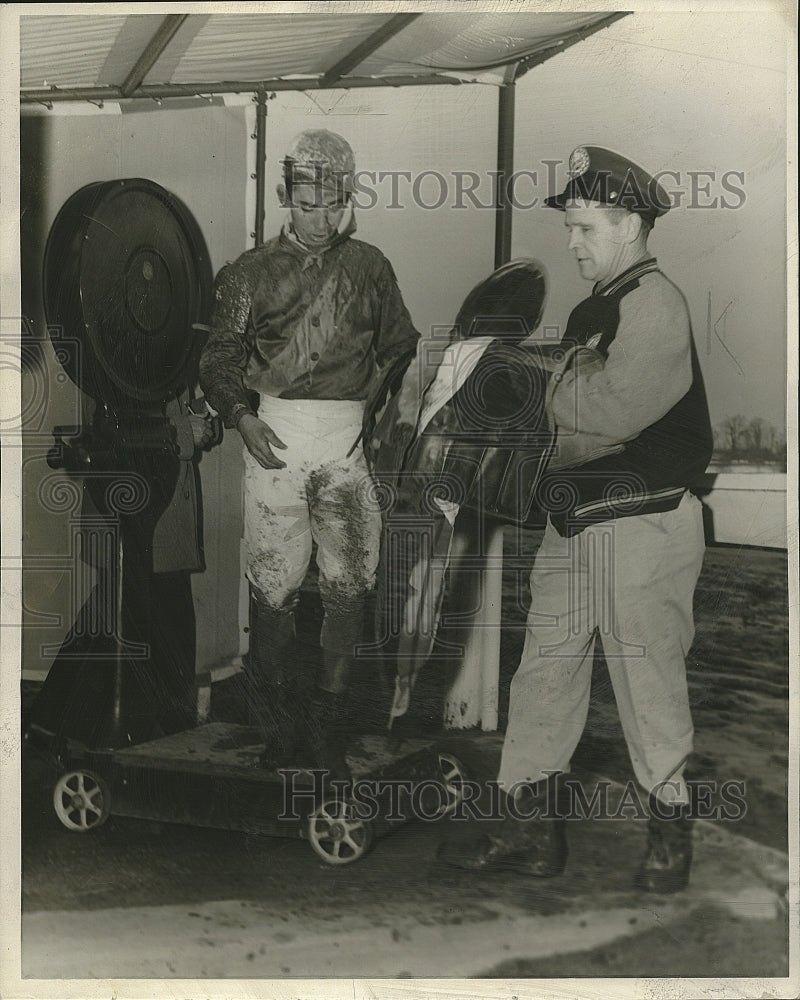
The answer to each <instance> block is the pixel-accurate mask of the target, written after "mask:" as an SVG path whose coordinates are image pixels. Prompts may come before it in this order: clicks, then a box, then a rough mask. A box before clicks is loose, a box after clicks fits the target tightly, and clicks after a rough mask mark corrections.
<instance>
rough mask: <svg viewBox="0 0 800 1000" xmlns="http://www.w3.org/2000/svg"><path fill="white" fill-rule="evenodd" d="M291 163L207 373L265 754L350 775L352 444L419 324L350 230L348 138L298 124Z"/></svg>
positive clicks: (363, 573) (230, 303) (238, 282)
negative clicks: (279, 215)
mask: <svg viewBox="0 0 800 1000" xmlns="http://www.w3.org/2000/svg"><path fill="white" fill-rule="evenodd" d="M282 165H283V183H281V184H279V185H278V187H277V192H278V197H279V199H280V203H281V205H282V206H284V207H285V208H286V209H287V210H288V214H287V219H286V222H285V224H284V226H283V228H282V229H281V232H280V233H279V234H278V235H277V236H275V237H273V238H272V239H270V240H268V241H267V242H266V243H265V244H264V245H263V246H261V247H258V248H256V249H254V250H249V251H247V252H245V253H244V254H242V255H241V256H240V257H239V258H238V259H237V260H236V261H235V262H233V263H231V264H228V265H227V266H225V267H224V268H223V269H222V270H221V271H220V273H219V275H218V276H217V279H216V283H215V294H214V309H213V317H212V324H211V333H210V336H209V339H208V342H207V344H206V347H205V349H204V351H203V355H202V358H201V362H200V381H201V385H202V387H203V390H204V392H205V394H206V398H207V399H208V401H209V402H210V404H211V405H212V406H213V407H214V408H215V409H216V410H217V411H218V413H219V414H220V416H221V417H222V419H223V422H224V424H225V426H227V427H232V428H236V429H237V430H238V431H239V434H240V435H241V437H242V440H243V441H244V445H245V450H244V461H245V472H244V541H245V549H246V560H247V565H246V576H247V579H248V581H249V586H250V632H249V635H250V648H249V652H248V654H247V656H246V657H245V669H246V672H247V675H248V678H249V682H250V685H251V698H252V704H253V706H254V716H255V720H256V721H257V722H258V724H259V725H260V726H261V728H262V730H263V734H264V738H265V742H266V749H265V763H267V764H270V765H273V766H280V765H282V764H287V763H290V764H293V763H296V762H297V760H298V757H297V756H296V754H297V753H298V751H299V752H300V754H301V757H302V754H303V753H307V754H308V755H310V758H311V762H312V763H313V764H314V766H316V767H320V768H324V769H326V770H327V771H328V773H329V774H330V775H331V776H332V777H334V778H340V779H342V778H343V779H347V778H348V777H349V771H348V766H347V762H346V760H345V756H344V749H345V740H346V733H347V729H348V726H347V722H346V708H347V705H346V697H347V696H346V691H347V686H348V677H349V674H350V669H351V665H352V658H353V650H354V646H355V645H356V643H357V642H358V640H359V637H360V634H361V629H362V622H363V614H364V602H365V597H366V595H367V593H368V592H369V591H370V590H371V589H372V588H373V586H374V582H375V571H376V566H377V563H378V557H379V551H378V550H379V539H380V531H381V514H380V509H379V508H378V506H377V504H376V501H375V498H374V497H373V496H372V495H371V493H372V491H371V490H370V489H369V488H368V486H369V478H368V477H369V474H368V471H367V468H366V465H365V461H364V454H363V450H362V449H361V447H360V446H358V447H356V448H355V449H353V443H354V441H356V440H357V439H358V438H359V435H360V433H361V427H362V417H363V410H364V402H365V400H366V399H367V398H368V397H369V395H370V392H371V391H372V389H373V388H374V386H375V385H376V383H377V382H378V380H379V378H380V373H381V371H382V370H383V369H385V368H386V366H388V365H391V364H392V363H393V362H395V361H396V360H397V359H398V358H399V357H400V356H403V355H406V356H408V355H409V353H412V354H413V351H414V348H415V345H416V343H417V340H418V338H419V334H418V332H417V331H416V329H415V328H414V326H413V324H412V322H411V318H410V316H409V313H408V310H407V309H406V307H405V305H404V303H403V299H402V296H401V294H400V290H399V288H398V285H397V280H396V278H395V275H394V271H393V270H392V267H391V265H390V263H389V261H388V260H387V259H386V257H384V255H383V254H382V253H381V252H380V251H379V250H378V249H377V248H376V247H373V246H370V245H369V244H367V243H364V242H362V241H360V240H356V239H354V238H353V234H354V232H355V230H356V221H355V217H354V214H353V203H352V191H353V176H354V173H355V158H354V155H353V151H352V149H351V148H350V146H349V144H348V143H347V142H346V141H345V140H344V139H343V138H342V137H341V136H339V135H337V134H335V133H333V132H329V131H326V130H321V129H315V130H308V131H304V132H302V133H301V134H300V135H299V136H297V137H296V138H295V140H294V141H293V142H292V144H291V147H290V149H289V151H288V152H287V154H286V156H285V158H284V160H283V161H282ZM313 544H316V547H317V552H316V562H317V567H318V569H319V591H320V595H321V599H322V605H323V610H324V617H323V623H322V631H321V638H320V644H321V647H322V664H321V669H320V675H319V677H318V681H317V686H316V689H315V692H314V694H313V696H312V698H311V704H310V705H308V706H302V705H300V704H299V703H298V697H299V695H298V689H297V681H298V670H297V652H296V650H295V612H296V608H297V605H298V598H299V593H300V587H301V584H302V582H303V580H304V578H305V576H306V573H307V571H308V568H309V565H310V560H311V557H312V551H313V548H312V547H313Z"/></svg>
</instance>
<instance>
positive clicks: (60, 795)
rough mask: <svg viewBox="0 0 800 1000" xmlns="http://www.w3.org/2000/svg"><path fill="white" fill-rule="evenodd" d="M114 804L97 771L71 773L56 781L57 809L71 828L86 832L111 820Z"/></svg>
mask: <svg viewBox="0 0 800 1000" xmlns="http://www.w3.org/2000/svg"><path fill="white" fill-rule="evenodd" d="M110 805H111V801H110V798H109V794H108V787H107V786H106V783H105V782H104V781H103V779H102V778H101V777H100V776H99V775H97V774H95V773H94V772H93V771H67V773H66V774H62V775H61V777H60V778H59V779H58V781H57V782H56V786H55V789H54V790H53V807H54V808H55V811H56V816H57V817H58V818H59V820H60V821H61V823H63V825H64V826H65V827H66V828H67V829H68V830H74V831H76V832H77V833H86V832H87V830H94V829H95V828H96V827H98V826H102V825H103V823H105V821H106V820H107V819H108V815H109V811H110Z"/></svg>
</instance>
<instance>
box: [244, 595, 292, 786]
mask: <svg viewBox="0 0 800 1000" xmlns="http://www.w3.org/2000/svg"><path fill="white" fill-rule="evenodd" d="M249 617H250V648H249V650H248V652H247V654H246V655H245V656H244V657H243V665H244V670H245V674H246V676H247V680H248V710H249V712H248V714H249V716H250V720H251V722H252V724H253V725H255V726H257V727H258V728H259V729H260V730H261V734H262V737H263V739H264V744H265V746H264V752H263V753H262V754H261V757H260V761H261V764H262V766H265V767H282V766H286V765H290V764H293V763H294V757H295V750H296V744H297V732H296V730H297V726H296V718H295V716H296V708H295V705H294V704H293V701H294V699H293V697H292V695H293V690H292V689H291V687H290V685H289V681H290V677H291V674H290V665H291V664H292V661H293V659H294V656H295V624H294V610H293V608H291V607H286V608H279V609H276V608H272V607H270V606H269V605H268V604H267V603H266V602H265V601H264V600H263V599H261V598H260V596H259V595H258V594H257V593H256V592H255V591H252V590H251V593H250V616H249Z"/></svg>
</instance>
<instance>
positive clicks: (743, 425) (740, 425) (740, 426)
mask: <svg viewBox="0 0 800 1000" xmlns="http://www.w3.org/2000/svg"><path fill="white" fill-rule="evenodd" d="M746 429H747V420H746V419H745V418H744V417H743V416H742V415H741V413H737V414H736V415H735V416H733V417H726V418H725V419H724V420H723V421H722V424H721V430H722V433H723V434H724V435H725V437H726V438H727V442H728V450H729V451H730V452H732V453H733V454H736V453H737V452H739V451H741V444H742V439H743V438H744V434H745V430H746Z"/></svg>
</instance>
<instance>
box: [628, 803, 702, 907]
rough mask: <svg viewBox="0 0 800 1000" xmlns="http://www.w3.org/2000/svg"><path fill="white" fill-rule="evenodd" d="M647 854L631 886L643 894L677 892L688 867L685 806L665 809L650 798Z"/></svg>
mask: <svg viewBox="0 0 800 1000" xmlns="http://www.w3.org/2000/svg"><path fill="white" fill-rule="evenodd" d="M649 805H650V818H649V819H648V821H647V851H646V853H645V856H644V860H643V861H642V864H641V866H640V867H639V870H638V871H637V872H636V874H635V875H634V879H633V884H634V886H635V887H636V888H637V889H641V890H642V891H644V892H653V893H672V892H680V891H681V890H683V889H685V888H686V886H687V885H688V884H689V871H690V869H691V867H692V821H691V819H690V818H689V806H688V804H678V803H675V804H672V805H666V804H665V803H664V802H661V801H659V800H657V799H656V798H655V797H654V796H653V795H651V796H650V803H649Z"/></svg>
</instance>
